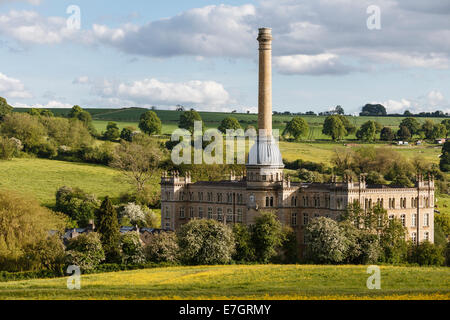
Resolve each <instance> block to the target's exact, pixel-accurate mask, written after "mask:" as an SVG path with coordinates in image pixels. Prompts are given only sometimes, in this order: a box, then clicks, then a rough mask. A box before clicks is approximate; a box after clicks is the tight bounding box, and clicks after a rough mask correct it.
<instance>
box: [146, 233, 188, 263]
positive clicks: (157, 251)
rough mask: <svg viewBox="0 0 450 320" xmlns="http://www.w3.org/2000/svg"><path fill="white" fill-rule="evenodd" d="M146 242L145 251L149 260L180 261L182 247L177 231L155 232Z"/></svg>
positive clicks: (158, 261) (157, 261)
mask: <svg viewBox="0 0 450 320" xmlns="http://www.w3.org/2000/svg"><path fill="white" fill-rule="evenodd" d="M145 242H146V243H145V247H144V251H145V256H146V257H147V260H148V261H151V262H155V263H161V262H168V263H178V261H179V256H180V248H179V247H178V240H177V236H176V234H175V233H173V232H161V233H155V234H152V235H151V236H150V237H148V238H147V239H146V241H145Z"/></svg>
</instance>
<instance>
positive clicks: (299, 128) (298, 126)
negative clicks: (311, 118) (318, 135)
mask: <svg viewBox="0 0 450 320" xmlns="http://www.w3.org/2000/svg"><path fill="white" fill-rule="evenodd" d="M308 132H309V126H308V123H307V122H306V121H305V119H303V118H301V117H294V118H293V119H292V120H291V121H290V122H289V123H288V124H287V126H286V128H285V129H284V131H283V136H286V135H291V136H292V137H294V139H295V140H297V141H298V140H300V138H301V137H302V136H306V135H307V134H308Z"/></svg>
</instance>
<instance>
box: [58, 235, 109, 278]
mask: <svg viewBox="0 0 450 320" xmlns="http://www.w3.org/2000/svg"><path fill="white" fill-rule="evenodd" d="M66 259H67V260H66V261H67V263H68V264H69V265H75V266H78V267H80V269H81V270H82V271H87V270H93V269H95V268H96V267H97V266H98V265H99V264H100V263H101V262H102V261H104V260H105V252H104V251H103V248H102V243H101V241H100V236H99V234H98V233H95V232H92V233H89V234H82V235H80V236H78V237H77V238H75V239H72V240H70V241H69V243H68V245H67V257H66Z"/></svg>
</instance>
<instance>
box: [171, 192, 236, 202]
mask: <svg viewBox="0 0 450 320" xmlns="http://www.w3.org/2000/svg"><path fill="white" fill-rule="evenodd" d="M214 195H215V196H216V197H214ZM169 196H170V195H167V197H166V199H169ZM233 197H235V201H236V203H237V204H244V196H243V194H242V193H231V192H229V193H226V194H223V193H217V194H214V193H213V192H207V193H206V202H217V203H233V202H234V201H233ZM188 199H189V201H194V200H195V194H194V192H189V194H188ZM178 200H179V201H185V200H187V199H186V195H185V193H184V192H180V193H179V195H178ZM197 200H198V201H200V202H201V201H204V193H203V192H198V193H197Z"/></svg>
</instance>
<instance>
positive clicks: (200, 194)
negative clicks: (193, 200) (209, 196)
mask: <svg viewBox="0 0 450 320" xmlns="http://www.w3.org/2000/svg"><path fill="white" fill-rule="evenodd" d="M198 201H203V192H199V193H198Z"/></svg>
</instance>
